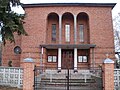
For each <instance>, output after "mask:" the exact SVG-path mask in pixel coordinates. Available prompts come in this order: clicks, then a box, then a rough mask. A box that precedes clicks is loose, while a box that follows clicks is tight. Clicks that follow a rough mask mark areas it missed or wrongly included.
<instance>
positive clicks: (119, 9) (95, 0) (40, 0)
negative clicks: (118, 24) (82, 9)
mask: <svg viewBox="0 0 120 90" xmlns="http://www.w3.org/2000/svg"><path fill="white" fill-rule="evenodd" d="M20 1H21V3H24V4H31V3H117V4H116V6H115V7H114V8H113V9H112V16H113V17H115V16H117V15H118V12H120V0H20ZM13 10H14V11H15V12H17V13H21V14H23V13H24V10H23V9H22V8H21V7H17V9H16V8H13Z"/></svg>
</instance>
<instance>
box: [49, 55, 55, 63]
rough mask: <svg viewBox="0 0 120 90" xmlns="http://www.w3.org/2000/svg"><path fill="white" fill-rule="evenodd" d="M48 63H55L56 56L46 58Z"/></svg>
mask: <svg viewBox="0 0 120 90" xmlns="http://www.w3.org/2000/svg"><path fill="white" fill-rule="evenodd" d="M48 62H57V56H48Z"/></svg>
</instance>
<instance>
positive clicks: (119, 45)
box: [113, 13, 120, 52]
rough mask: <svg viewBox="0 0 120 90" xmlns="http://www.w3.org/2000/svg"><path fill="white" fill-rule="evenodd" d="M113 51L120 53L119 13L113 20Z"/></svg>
mask: <svg viewBox="0 0 120 90" xmlns="http://www.w3.org/2000/svg"><path fill="white" fill-rule="evenodd" d="M113 29H114V39H115V41H114V43H115V51H116V52H120V13H118V15H117V16H116V17H114V18H113Z"/></svg>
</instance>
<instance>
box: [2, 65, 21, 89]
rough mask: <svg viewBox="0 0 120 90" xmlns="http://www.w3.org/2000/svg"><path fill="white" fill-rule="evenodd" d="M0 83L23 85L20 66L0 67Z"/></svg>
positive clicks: (19, 86) (14, 85) (15, 85)
mask: <svg viewBox="0 0 120 90" xmlns="http://www.w3.org/2000/svg"><path fill="white" fill-rule="evenodd" d="M0 85H7V86H12V87H18V88H21V87H22V86H23V69H22V68H20V67H0Z"/></svg>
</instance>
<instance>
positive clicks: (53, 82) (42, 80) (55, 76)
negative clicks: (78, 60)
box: [35, 70, 101, 90]
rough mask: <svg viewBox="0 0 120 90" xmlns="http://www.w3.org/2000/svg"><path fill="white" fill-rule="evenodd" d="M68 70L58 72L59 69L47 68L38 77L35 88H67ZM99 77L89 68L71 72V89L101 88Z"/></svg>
mask: <svg viewBox="0 0 120 90" xmlns="http://www.w3.org/2000/svg"><path fill="white" fill-rule="evenodd" d="M67 74H68V73H67V70H62V71H61V72H59V73H58V72H57V70H46V71H45V72H44V73H43V74H41V75H38V76H37V77H36V89H35V90H67V85H68V84H67V82H68V81H67ZM97 80H99V79H98V78H97V77H95V76H94V75H92V74H91V73H90V71H89V70H80V71H78V72H75V73H74V71H73V70H70V72H69V90H101V89H99V88H95V86H97V82H96V81H97Z"/></svg>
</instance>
